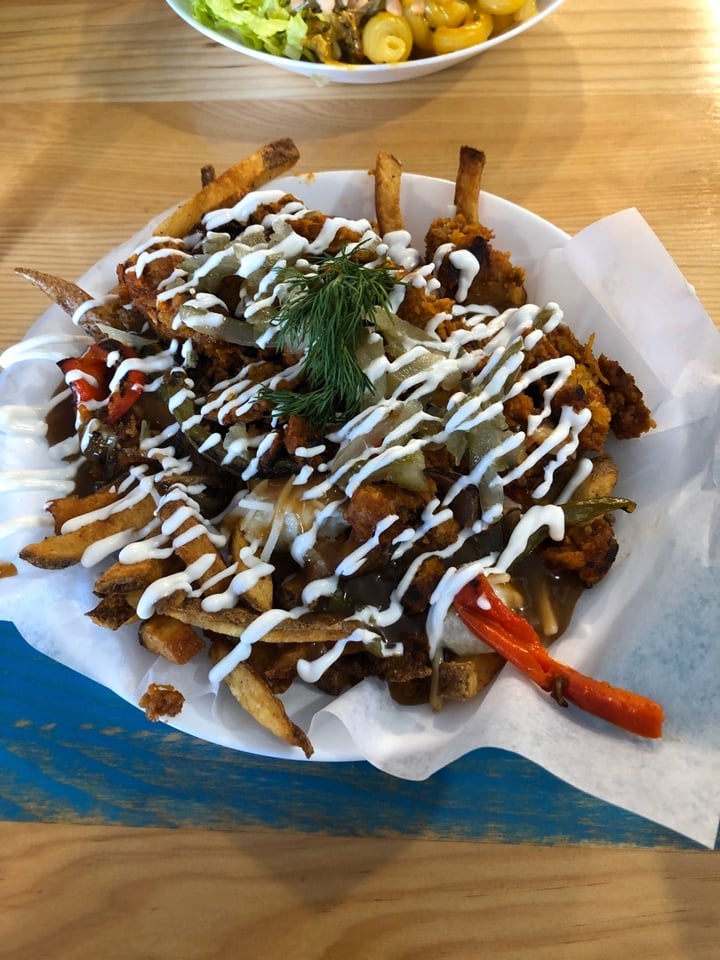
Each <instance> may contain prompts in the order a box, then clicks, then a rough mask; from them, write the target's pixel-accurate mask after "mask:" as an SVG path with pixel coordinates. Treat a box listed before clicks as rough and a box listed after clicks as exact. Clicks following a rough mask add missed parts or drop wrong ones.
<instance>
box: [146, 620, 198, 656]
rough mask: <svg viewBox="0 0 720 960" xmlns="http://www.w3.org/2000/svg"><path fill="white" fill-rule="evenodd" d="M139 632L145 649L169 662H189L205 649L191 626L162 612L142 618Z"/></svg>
mask: <svg viewBox="0 0 720 960" xmlns="http://www.w3.org/2000/svg"><path fill="white" fill-rule="evenodd" d="M139 632H140V643H141V644H142V645H143V646H144V647H145V649H146V650H149V651H150V652H151V653H156V654H158V656H160V657H164V658H165V659H166V660H169V661H170V663H178V664H184V663H189V662H190V661H191V660H192V658H193V657H195V656H197V654H198V653H200V651H201V650H204V649H205V641H204V640H203V639H202V637H201V636H200V635H199V634H197V633H196V632H195V630H193V628H192V627H191V626H189V625H188V624H186V623H181V622H180V621H179V620H175V619H173V618H172V617H166V616H163V615H162V614H158V613H156V614H154V615H153V616H152V617H150V618H149V619H148V620H143V622H142V623H141V625H140V631H139Z"/></svg>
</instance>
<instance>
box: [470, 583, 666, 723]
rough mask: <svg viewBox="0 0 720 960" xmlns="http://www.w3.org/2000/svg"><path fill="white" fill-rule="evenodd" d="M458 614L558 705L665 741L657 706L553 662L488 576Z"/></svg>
mask: <svg viewBox="0 0 720 960" xmlns="http://www.w3.org/2000/svg"><path fill="white" fill-rule="evenodd" d="M479 598H481V605H480V606H478V599H479ZM455 609H456V610H457V612H458V615H459V616H460V619H461V620H462V621H463V623H465V624H466V626H467V627H469V628H470V630H472V631H473V633H475V634H476V636H478V637H479V638H480V639H481V640H483V641H484V642H485V643H487V645H488V646H490V647H492V648H493V650H495V651H496V652H497V653H499V654H500V656H502V657H504V658H505V659H506V660H507V661H508V663H512V664H513V666H515V667H517V668H518V669H519V670H521V671H522V672H523V673H524V674H525V675H526V676H527V677H529V678H530V679H531V680H533V681H534V682H535V683H536V684H537V685H538V686H539V687H541V688H542V689H543V690H546V691H548V692H549V693H551V694H552V695H553V697H554V698H555V699H556V700H557V701H558V703H560V704H562V705H563V706H566V705H567V702H570V703H573V704H575V706H577V707H580V709H581V710H585V711H587V713H591V714H593V715H594V716H596V717H600V718H601V719H602V720H606V721H608V723H612V724H614V725H615V726H618V727H621V728H622V729H623V730H628V731H629V732H630V733H634V734H637V735H638V736H640V737H648V738H651V739H657V738H658V737H661V736H662V724H663V720H664V719H665V715H664V713H663V709H662V707H661V706H660V705H659V704H658V703H655V701H654V700H650V699H648V698H647V697H643V696H642V695H641V694H638V693H633V692H632V691H630V690H623V689H622V688H621V687H614V686H613V685H612V684H610V683H606V682H605V681H602V680H595V679H594V678H593V677H588V676H586V675H585V674H583V673H580V672H579V671H578V670H575V669H574V668H573V667H568V666H566V665H565V664H563V663H560V662H559V661H557V660H555V659H553V657H551V656H550V654H549V653H548V652H547V650H546V649H545V647H544V646H543V645H542V643H541V642H540V638H539V637H538V635H537V633H536V632H535V630H534V629H533V627H532V625H531V624H529V623H528V621H527V620H525V618H524V617H521V616H520V615H519V614H517V613H515V612H514V611H512V610H510V608H509V607H507V606H506V605H505V604H504V603H503V602H502V600H500V598H499V597H498V596H497V594H496V593H495V591H494V590H493V589H492V587H491V586H490V584H489V582H488V580H487V578H486V577H483V576H481V577H479V578H478V580H477V581H475V582H474V583H470V584H468V585H467V586H466V587H463V589H462V590H461V591H460V592H459V593H458V595H457V597H456V598H455Z"/></svg>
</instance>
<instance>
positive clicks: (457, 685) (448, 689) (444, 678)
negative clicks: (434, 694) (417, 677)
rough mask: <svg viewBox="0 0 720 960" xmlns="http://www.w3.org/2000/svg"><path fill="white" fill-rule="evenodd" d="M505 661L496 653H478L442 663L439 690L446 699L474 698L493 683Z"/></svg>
mask: <svg viewBox="0 0 720 960" xmlns="http://www.w3.org/2000/svg"><path fill="white" fill-rule="evenodd" d="M504 663H505V661H504V660H503V658H502V657H501V656H499V655H498V654H496V653H478V654H471V655H469V656H466V657H458V659H457V660H446V661H443V662H442V663H441V664H440V676H439V680H440V683H439V689H438V692H439V694H440V696H441V697H443V698H444V699H445V700H472V698H473V697H476V696H477V695H478V694H479V693H480V692H481V691H482V690H484V689H485V687H487V686H488V684H489V683H491V682H492V681H493V680H494V679H495V677H496V676H497V674H498V673H499V671H500V670H501V668H502V666H503V664H504Z"/></svg>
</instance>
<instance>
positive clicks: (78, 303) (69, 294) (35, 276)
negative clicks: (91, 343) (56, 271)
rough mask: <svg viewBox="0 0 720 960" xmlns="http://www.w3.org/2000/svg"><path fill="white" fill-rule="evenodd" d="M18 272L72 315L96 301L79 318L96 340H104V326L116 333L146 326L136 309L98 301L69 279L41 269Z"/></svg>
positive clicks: (80, 325)
mask: <svg viewBox="0 0 720 960" xmlns="http://www.w3.org/2000/svg"><path fill="white" fill-rule="evenodd" d="M15 273H17V274H18V276H21V277H24V278H25V279H26V280H29V281H30V282H31V283H32V284H34V285H35V286H36V287H37V288H38V290H42V292H43V293H44V294H45V296H46V297H48V298H49V299H50V300H52V302H53V303H56V304H57V305H58V306H59V307H62V309H63V310H64V311H65V312H66V313H67V314H69V315H70V316H72V315H73V314H74V313H75V312H76V311H77V310H79V308H80V307H82V306H83V305H84V304H86V303H89V302H90V301H93V305H92V306H91V307H88V308H87V309H86V310H84V311H83V313H82V314H81V315H80V317H79V318H78V326H79V327H80V328H81V329H82V330H84V331H85V333H87V334H89V335H90V336H91V337H95V339H98V340H101V339H102V338H103V336H104V334H103V331H102V327H104V326H107V327H113V328H114V329H116V330H128V331H135V332H137V331H139V330H142V328H143V327H144V326H145V318H144V317H143V316H142V315H141V314H140V313H137V312H136V311H134V310H127V309H125V307H123V306H121V305H120V304H119V303H118V302H117V301H116V300H108V301H104V300H97V301H96V300H95V298H94V297H92V296H91V295H90V294H89V293H87V292H86V291H85V290H83V289H82V287H79V286H78V285H77V284H76V283H71V282H70V281H69V280H61V279H60V277H53V276H52V275H51V274H49V273H42V272H40V271H39V270H30V269H28V268H27V267H17V268H16V270H15Z"/></svg>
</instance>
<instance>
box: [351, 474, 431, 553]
mask: <svg viewBox="0 0 720 960" xmlns="http://www.w3.org/2000/svg"><path fill="white" fill-rule="evenodd" d="M427 502H428V496H427V495H426V494H423V493H416V492H415V491H412V490H406V489H405V488H404V487H401V486H399V484H397V483H391V482H389V481H384V480H381V481H378V482H377V483H364V484H362V486H360V487H358V488H357V490H356V491H355V492H354V493H353V495H352V496H351V497H350V502H349V503H348V506H347V508H346V510H345V519H346V520H347V522H348V523H349V524H350V527H351V528H352V532H353V535H354V537H355V539H356V540H357V541H358V542H359V543H365V542H366V541H367V540H369V539H370V538H371V537H372V536H374V534H375V529H376V527H377V525H378V524H379V523H380V521H381V520H384V519H385V517H388V516H390V515H391V514H397V516H398V518H399V519H398V521H397V522H396V523H394V524H393V525H392V527H390V529H389V530H386V531H385V533H384V534H383V537H382V541H383V542H389V541H390V540H391V539H392V538H393V536H395V534H396V533H397V532H398V530H399V529H402V528H403V527H409V526H412V527H415V526H417V522H418V520H419V518H420V514H421V513H422V510H423V508H424V507H425V505H426V504H427Z"/></svg>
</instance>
